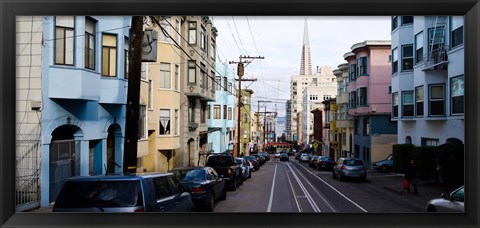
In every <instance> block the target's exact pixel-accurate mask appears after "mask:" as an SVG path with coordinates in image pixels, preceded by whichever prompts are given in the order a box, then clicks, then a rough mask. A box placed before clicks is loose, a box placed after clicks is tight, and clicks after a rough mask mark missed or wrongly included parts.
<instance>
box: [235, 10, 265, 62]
mask: <svg viewBox="0 0 480 228" xmlns="http://www.w3.org/2000/svg"><path fill="white" fill-rule="evenodd" d="M232 20H233V25H234V26H235V31H237V36H238V40H240V44H241V45H242V48H243V51H244V52H245V54H247V55H248V52H247V50H246V49H245V46H244V45H243V42H242V38H241V37H240V34H239V33H238V28H237V23H235V17H233V16H232ZM258 55H260V53H259V54H258Z"/></svg>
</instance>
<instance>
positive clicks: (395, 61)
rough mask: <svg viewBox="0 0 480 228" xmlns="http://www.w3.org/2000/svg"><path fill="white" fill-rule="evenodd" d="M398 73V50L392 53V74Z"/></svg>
mask: <svg viewBox="0 0 480 228" xmlns="http://www.w3.org/2000/svg"><path fill="white" fill-rule="evenodd" d="M397 72H398V48H395V49H393V51H392V74H394V73H397Z"/></svg>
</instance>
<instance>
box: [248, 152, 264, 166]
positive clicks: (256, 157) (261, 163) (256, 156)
mask: <svg viewBox="0 0 480 228" xmlns="http://www.w3.org/2000/svg"><path fill="white" fill-rule="evenodd" d="M250 156H254V157H255V159H256V160H257V161H258V164H259V165H260V166H262V165H263V164H265V158H264V157H262V156H260V155H258V154H253V155H250Z"/></svg>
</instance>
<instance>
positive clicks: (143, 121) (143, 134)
mask: <svg viewBox="0 0 480 228" xmlns="http://www.w3.org/2000/svg"><path fill="white" fill-rule="evenodd" d="M138 112H139V114H138V140H142V139H147V106H146V105H139V109H138Z"/></svg>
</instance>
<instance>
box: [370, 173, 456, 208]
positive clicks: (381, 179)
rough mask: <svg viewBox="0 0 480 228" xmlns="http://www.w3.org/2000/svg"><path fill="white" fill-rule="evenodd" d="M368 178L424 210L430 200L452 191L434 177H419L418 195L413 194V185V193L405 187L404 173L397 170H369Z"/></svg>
mask: <svg viewBox="0 0 480 228" xmlns="http://www.w3.org/2000/svg"><path fill="white" fill-rule="evenodd" d="M367 179H368V180H369V181H370V184H372V185H375V186H376V187H379V188H383V189H385V190H386V191H389V192H393V193H395V194H398V195H400V196H402V197H404V198H405V200H409V201H410V202H412V203H413V204H415V205H416V206H417V207H419V208H422V209H424V210H425V208H426V206H427V202H428V201H429V200H431V199H434V198H440V197H441V194H442V193H449V192H450V190H448V188H447V187H445V186H443V185H442V184H439V183H437V182H436V180H434V179H426V180H422V179H417V189H418V195H415V194H413V187H412V186H411V187H410V191H411V193H408V192H407V190H405V189H403V179H404V175H403V174H397V173H395V172H387V173H381V172H378V171H375V170H369V171H368V174H367Z"/></svg>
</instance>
